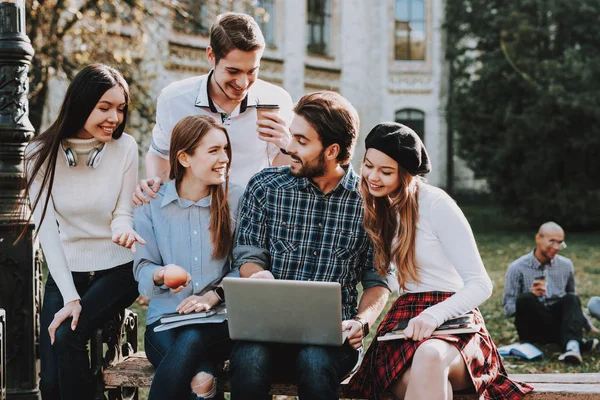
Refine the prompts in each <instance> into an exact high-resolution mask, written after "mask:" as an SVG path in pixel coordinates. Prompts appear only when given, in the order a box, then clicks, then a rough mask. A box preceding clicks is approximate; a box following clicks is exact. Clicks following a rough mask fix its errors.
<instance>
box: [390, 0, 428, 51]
mask: <svg viewBox="0 0 600 400" xmlns="http://www.w3.org/2000/svg"><path fill="white" fill-rule="evenodd" d="M394 18H395V25H396V26H395V31H394V35H395V36H394V58H395V59H396V60H409V61H410V60H425V43H426V39H427V36H426V29H425V0H396V4H395V7H394Z"/></svg>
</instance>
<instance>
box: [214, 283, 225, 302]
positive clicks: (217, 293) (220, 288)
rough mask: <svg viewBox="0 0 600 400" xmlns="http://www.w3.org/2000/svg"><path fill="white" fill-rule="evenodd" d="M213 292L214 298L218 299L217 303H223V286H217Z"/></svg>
mask: <svg viewBox="0 0 600 400" xmlns="http://www.w3.org/2000/svg"><path fill="white" fill-rule="evenodd" d="M213 292H214V293H215V296H217V298H218V299H219V303H222V302H224V301H225V289H223V286H217V287H216V288H214V289H213Z"/></svg>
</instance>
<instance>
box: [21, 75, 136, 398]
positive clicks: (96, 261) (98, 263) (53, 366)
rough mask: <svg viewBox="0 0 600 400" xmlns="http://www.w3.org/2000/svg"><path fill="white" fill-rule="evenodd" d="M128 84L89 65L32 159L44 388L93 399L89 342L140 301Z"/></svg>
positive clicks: (46, 392) (33, 148)
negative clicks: (42, 264) (41, 266)
mask: <svg viewBox="0 0 600 400" xmlns="http://www.w3.org/2000/svg"><path fill="white" fill-rule="evenodd" d="M128 105H129V87H128V85H127V83H126V82H125V80H124V79H123V76H122V75H121V74H120V73H119V72H118V71H117V70H115V69H113V68H110V67H108V66H106V65H102V64H93V65H89V66H87V67H85V68H83V69H82V70H81V71H80V72H79V73H78V74H77V75H76V76H75V77H74V78H73V81H72V82H71V84H70V85H69V88H68V89H67V93H66V94H65V98H64V100H63V103H62V106H61V108H60V112H59V115H58V118H57V119H56V121H54V123H53V124H52V125H51V126H50V127H49V128H48V129H47V130H46V131H44V132H43V133H41V134H40V135H38V136H36V137H35V138H34V139H33V140H32V142H31V143H30V144H29V146H28V147H27V149H26V152H25V165H26V170H27V183H26V189H27V192H28V194H29V199H30V204H31V208H32V210H33V218H34V221H35V223H36V226H37V235H38V237H39V240H40V242H41V245H42V249H43V251H44V255H45V258H46V261H47V264H48V270H49V275H48V278H47V281H46V286H45V290H44V300H43V304H42V314H41V338H40V358H41V371H40V391H41V393H42V398H43V399H44V400H47V399H63V400H65V399H91V398H92V390H91V374H90V368H89V359H88V353H87V341H88V339H89V338H90V337H91V335H92V332H93V330H94V329H95V328H97V327H99V326H101V325H102V324H103V323H105V322H106V321H107V320H108V319H109V318H110V317H111V316H113V315H114V314H115V313H117V312H118V311H119V310H121V309H123V308H124V307H126V306H128V305H129V304H131V303H132V302H133V301H134V300H135V298H136V297H137V284H136V282H135V280H134V279H133V273H132V261H133V254H132V249H131V248H132V247H133V246H134V244H135V242H141V243H143V239H142V238H141V237H140V236H139V235H137V233H135V231H134V230H133V209H132V205H131V201H130V198H131V193H133V191H134V189H135V184H136V181H137V167H138V152H137V144H136V142H135V140H134V139H133V138H132V137H131V136H129V135H127V134H125V133H123V130H124V129H125V122H126V120H127V109H128Z"/></svg>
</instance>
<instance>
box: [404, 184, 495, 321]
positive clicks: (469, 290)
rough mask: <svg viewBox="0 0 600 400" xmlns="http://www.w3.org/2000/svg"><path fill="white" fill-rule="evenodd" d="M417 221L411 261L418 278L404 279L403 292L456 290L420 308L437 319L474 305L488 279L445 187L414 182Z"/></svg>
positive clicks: (488, 289) (485, 294)
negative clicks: (426, 306)
mask: <svg viewBox="0 0 600 400" xmlns="http://www.w3.org/2000/svg"><path fill="white" fill-rule="evenodd" d="M418 202H419V221H418V223H417V234H416V239H415V240H416V263H417V269H418V274H419V275H418V276H419V281H420V282H419V283H418V284H414V283H408V284H407V285H406V291H405V293H416V292H430V291H443V292H455V294H454V295H452V296H451V297H449V298H448V299H446V300H445V301H443V302H441V303H438V304H436V305H435V306H433V307H430V308H428V309H426V310H425V311H423V313H425V314H428V315H430V316H432V317H433V318H435V319H436V321H437V322H438V324H440V325H441V324H442V323H443V322H444V321H446V320H448V319H450V318H453V317H456V316H459V315H461V314H464V313H465V312H468V311H471V310H473V309H474V308H475V307H478V306H479V305H480V304H481V303H483V302H484V301H485V300H487V299H488V298H489V297H490V296H491V294H492V282H491V280H490V277H489V276H488V274H487V271H486V270H485V267H484V266H483V261H482V260H481V256H480V255H479V251H478V250H477V244H476V243H475V238H474V236H473V232H472V230H471V227H470V225H469V223H468V222H467V219H466V218H465V216H464V214H463V213H462V211H461V210H460V208H459V207H458V206H457V205H456V203H455V202H454V200H453V199H452V198H451V197H450V196H448V194H447V193H446V192H444V191H443V190H441V189H438V188H436V187H433V186H431V185H428V184H426V183H424V182H420V183H419V197H418Z"/></svg>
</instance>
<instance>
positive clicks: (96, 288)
mask: <svg viewBox="0 0 600 400" xmlns="http://www.w3.org/2000/svg"><path fill="white" fill-rule="evenodd" d="M132 265H133V263H132V262H130V263H127V264H123V265H120V266H118V267H115V268H111V269H108V270H105V271H96V272H73V273H72V275H73V281H74V282H75V288H76V289H77V293H79V296H80V297H81V315H80V316H79V323H78V324H77V328H76V329H75V331H72V330H71V321H72V318H68V319H66V320H65V321H64V322H63V323H62V324H61V325H60V327H59V328H58V329H57V330H56V337H55V341H54V345H51V344H50V335H49V334H48V326H50V323H51V322H52V320H53V319H54V314H55V313H56V312H58V311H59V310H60V309H61V308H63V305H64V304H63V298H62V295H61V294H60V291H59V290H58V287H57V286H56V282H54V279H53V278H52V275H49V276H48V279H47V281H46V287H45V290H44V302H43V304H42V314H41V328H40V329H41V332H40V361H41V370H40V391H41V393H42V398H43V399H44V400H59V399H62V400H67V399H69V400H70V399H77V400H81V399H91V398H92V395H93V388H92V385H91V372H90V360H89V357H88V349H87V342H88V340H89V339H90V338H91V337H92V333H93V332H94V330H95V329H96V328H98V327H101V326H102V325H104V324H105V323H106V321H108V320H109V319H110V318H111V317H113V316H114V315H115V314H117V313H118V312H119V311H120V310H122V309H124V308H125V307H127V306H129V305H130V304H131V303H133V301H134V300H135V299H136V297H137V296H138V291H137V282H136V281H135V280H134V279H133V272H132Z"/></svg>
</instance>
